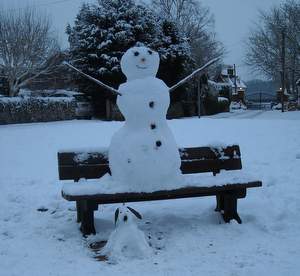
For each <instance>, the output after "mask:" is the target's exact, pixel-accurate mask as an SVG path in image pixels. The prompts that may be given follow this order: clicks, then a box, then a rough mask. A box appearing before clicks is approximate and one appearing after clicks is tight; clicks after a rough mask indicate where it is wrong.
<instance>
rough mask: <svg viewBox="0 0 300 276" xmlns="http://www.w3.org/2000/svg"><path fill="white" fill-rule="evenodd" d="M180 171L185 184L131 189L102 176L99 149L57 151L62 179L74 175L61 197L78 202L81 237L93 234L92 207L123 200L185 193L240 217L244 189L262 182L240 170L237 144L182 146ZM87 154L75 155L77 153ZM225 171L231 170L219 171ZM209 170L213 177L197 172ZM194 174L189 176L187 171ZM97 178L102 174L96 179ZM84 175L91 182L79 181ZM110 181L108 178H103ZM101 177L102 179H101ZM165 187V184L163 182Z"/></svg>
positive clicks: (104, 157) (103, 160)
mask: <svg viewBox="0 0 300 276" xmlns="http://www.w3.org/2000/svg"><path fill="white" fill-rule="evenodd" d="M180 154H181V162H182V163H181V170H182V173H183V174H184V176H183V177H184V179H185V180H184V183H182V185H181V186H178V185H174V186H172V185H168V186H167V187H168V188H163V187H164V185H163V183H162V186H161V187H162V189H161V190H157V191H153V190H144V189H145V188H144V187H141V190H140V191H131V190H130V188H129V187H126V185H123V186H122V185H120V186H118V185H113V183H112V182H109V181H104V180H105V177H102V176H103V175H104V174H105V173H107V172H108V171H109V165H108V160H107V155H106V154H105V152H101V153H84V154H83V153H74V152H73V153H70V152H68V153H59V175H60V179H73V180H74V181H77V182H75V183H66V184H65V185H64V187H63V190H62V196H63V197H64V198H65V199H66V200H68V201H76V206H77V221H78V222H81V227H80V230H81V232H82V233H83V234H84V235H89V234H95V233H96V231H95V227H94V211H95V210H97V209H98V205H100V204H111V203H125V202H138V201H152V200H167V199H179V198H189V197H202V196H215V197H216V200H217V206H216V209H215V210H216V211H218V212H220V213H221V214H222V216H223V219H224V221H225V222H230V221H231V220H236V221H237V222H238V223H241V222H242V220H241V218H240V216H239V215H238V212H237V200H238V199H239V198H245V197H246V192H247V189H248V188H253V187H260V186H262V182H261V181H253V180H251V179H252V178H251V176H250V177H249V176H248V175H246V174H245V173H243V172H241V171H236V172H232V170H240V169H241V168H242V164H241V159H240V150H239V147H238V146H229V147H200V148H186V149H181V150H180ZM83 155H84V156H85V158H78V156H83ZM221 170H227V171H230V172H222V173H220V174H218V175H217V176H215V175H216V174H217V173H219V172H220V171H221ZM203 172H213V175H214V176H213V175H208V174H199V173H203ZM191 174H193V175H191ZM99 177H102V178H101V179H99ZM81 178H86V179H90V180H82V181H79V182H78V180H79V179H81ZM107 178H108V179H109V177H107ZM95 179H96V180H95ZM101 180H102V182H101ZM165 187H166V186H165Z"/></svg>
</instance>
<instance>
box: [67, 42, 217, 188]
mask: <svg viewBox="0 0 300 276" xmlns="http://www.w3.org/2000/svg"><path fill="white" fill-rule="evenodd" d="M218 59H219V58H215V59H213V60H211V61H209V62H208V63H206V64H205V65H204V66H202V67H201V68H199V69H197V70H196V71H194V72H193V73H192V74H191V75H189V76H187V77H186V78H184V79H183V80H181V81H180V82H178V83H177V84H176V85H174V86H172V87H171V88H169V87H167V86H166V84H165V83H164V82H163V81H162V80H160V79H158V78H156V73H157V71H158V67H159V56H158V53H157V52H155V51H153V50H151V49H149V48H147V47H133V48H130V49H128V50H127V51H126V52H125V54H124V55H123V57H122V59H121V69H122V72H123V73H124V74H125V76H126V78H127V81H126V82H125V83H123V84H121V85H120V87H119V89H118V90H116V89H114V88H112V87H110V86H108V85H106V84H104V83H102V82H101V81H99V80H97V79H95V78H93V77H91V76H89V75H87V74H85V73H83V72H81V71H80V70H78V69H77V68H75V67H74V66H73V65H71V64H69V63H66V62H65V64H66V65H68V66H69V67H71V68H72V69H73V70H76V71H77V72H79V73H80V74H82V75H84V76H85V77H86V78H88V79H90V80H92V81H94V82H96V83H97V84H99V85H100V86H102V87H103V88H105V89H107V90H110V91H111V92H112V93H114V94H117V95H118V98H117V105H118V107H119V109H120V111H121V112H122V114H123V115H124V117H125V124H124V126H123V127H121V129H120V130H118V131H117V132H116V133H115V134H114V135H113V137H112V140H111V144H110V147H109V155H108V157H109V166H110V169H111V173H112V178H113V181H114V182H118V183H119V184H121V185H126V191H128V192H134V191H135V192H142V191H143V192H151V191H154V190H166V189H168V187H172V186H174V185H176V186H177V185H178V184H180V182H181V181H182V179H181V178H182V174H181V171H180V165H181V159H180V155H179V151H178V147H177V145H176V142H175V139H174V137H173V134H172V132H171V130H170V128H169V126H168V124H167V120H166V114H167V110H168V108H169V104H170V96H169V93H170V92H172V91H173V90H174V89H176V88H177V87H179V86H180V85H182V84H184V83H185V82H187V81H188V80H190V79H191V78H193V77H194V76H195V75H196V74H198V73H199V72H201V71H202V70H204V69H205V68H207V67H208V66H210V65H211V64H213V63H215V62H216V61H217V60H218Z"/></svg>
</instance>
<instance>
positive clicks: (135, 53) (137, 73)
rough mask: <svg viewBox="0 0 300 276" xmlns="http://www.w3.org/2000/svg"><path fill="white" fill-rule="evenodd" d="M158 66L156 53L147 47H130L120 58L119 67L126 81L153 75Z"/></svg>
mask: <svg viewBox="0 0 300 276" xmlns="http://www.w3.org/2000/svg"><path fill="white" fill-rule="evenodd" d="M158 66H159V55H158V53H157V52H155V51H153V50H151V49H149V48H147V47H132V48H130V49H128V50H127V51H126V52H125V54H124V55H123V56H122V59H121V69H122V72H123V73H124V75H125V76H126V78H127V81H131V80H135V79H142V78H145V77H155V76H156V73H157V70H158Z"/></svg>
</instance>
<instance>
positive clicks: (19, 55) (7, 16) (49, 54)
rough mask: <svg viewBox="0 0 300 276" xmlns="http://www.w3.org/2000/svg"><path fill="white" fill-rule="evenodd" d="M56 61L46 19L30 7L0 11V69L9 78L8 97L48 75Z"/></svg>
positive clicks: (56, 50)
mask: <svg viewBox="0 0 300 276" xmlns="http://www.w3.org/2000/svg"><path fill="white" fill-rule="evenodd" d="M59 59H60V54H59V46H58V40H57V39H56V36H55V35H54V33H53V32H52V31H51V23H50V20H49V17H47V16H45V15H44V14H43V15H42V14H39V13H38V12H37V11H36V10H35V9H33V8H26V9H23V10H21V9H20V10H17V11H15V10H8V11H2V12H0V69H2V71H3V72H4V74H5V76H6V77H7V79H8V82H9V96H16V95H17V94H18V92H19V90H20V88H22V87H24V86H25V85H27V84H28V83H29V82H30V81H32V80H33V79H35V78H37V77H38V76H41V75H45V74H48V73H50V72H51V71H52V70H53V69H54V67H55V65H56V64H57V63H58V60H59Z"/></svg>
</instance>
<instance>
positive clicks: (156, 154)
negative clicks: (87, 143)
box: [108, 47, 181, 191]
mask: <svg viewBox="0 0 300 276" xmlns="http://www.w3.org/2000/svg"><path fill="white" fill-rule="evenodd" d="M158 67H159V56H158V53H157V52H154V51H153V50H151V49H149V48H146V47H133V48H130V49H129V50H127V52H126V53H125V54H124V55H123V57H122V59H121V69H122V72H123V73H124V74H125V76H126V78H127V82H125V83H123V84H121V85H120V87H119V90H118V92H119V93H121V94H122V96H118V98H117V105H118V107H119V109H120V111H121V112H122V114H123V116H124V117H125V124H124V126H123V127H122V128H121V129H120V130H119V131H117V132H116V133H115V134H114V135H113V137H112V140H111V144H110V147H109V155H108V156H109V166H110V169H111V173H112V177H113V180H114V181H118V182H120V183H123V184H124V185H127V186H128V187H129V188H130V190H131V191H147V190H159V189H165V188H167V187H166V186H167V185H168V184H170V185H171V184H173V185H174V184H176V183H178V182H179V181H180V180H181V171H180V165H181V159H180V155H179V151H178V147H177V145H176V142H175V139H174V137H173V134H172V132H171V130H170V128H169V126H168V124H167V120H166V114H167V110H168V108H169V104H170V96H169V87H167V86H166V84H165V83H164V82H163V81H162V80H160V79H158V78H156V77H155V76H156V73H157V70H158Z"/></svg>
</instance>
